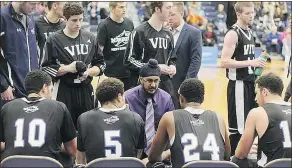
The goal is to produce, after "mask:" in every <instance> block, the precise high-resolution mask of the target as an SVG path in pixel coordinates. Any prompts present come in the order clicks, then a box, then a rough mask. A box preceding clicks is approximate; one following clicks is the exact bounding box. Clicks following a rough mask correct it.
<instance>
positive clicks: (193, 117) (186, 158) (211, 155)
mask: <svg viewBox="0 0 292 168" xmlns="http://www.w3.org/2000/svg"><path fill="white" fill-rule="evenodd" d="M179 94H180V97H179V99H180V104H181V107H182V108H183V109H179V110H175V111H171V112H168V113H166V114H165V115H164V116H163V117H162V119H161V121H160V123H159V126H158V130H157V133H156V136H155V138H154V140H153V142H152V146H151V150H150V154H149V157H148V158H149V162H150V163H154V162H157V161H161V154H162V151H163V149H164V147H165V145H166V144H167V141H169V142H170V145H171V148H170V153H171V162H172V167H182V166H183V165H184V164H185V163H187V162H190V161H193V160H230V158H229V156H230V144H229V137H228V131H227V127H226V125H225V122H224V120H223V119H222V117H221V116H220V115H219V114H217V113H216V112H213V111H210V110H203V109H201V108H200V106H201V104H202V103H203V101H204V94H205V89H204V84H203V83H202V82H201V81H199V80H197V79H194V78H190V79H186V80H185V81H184V82H183V83H182V84H181V86H180V89H179ZM163 157H165V156H163Z"/></svg>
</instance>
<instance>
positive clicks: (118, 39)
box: [97, 17, 134, 78]
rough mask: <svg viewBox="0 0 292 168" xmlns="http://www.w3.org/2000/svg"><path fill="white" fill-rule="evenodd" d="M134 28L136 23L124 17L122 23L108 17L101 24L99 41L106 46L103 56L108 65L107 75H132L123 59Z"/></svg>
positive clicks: (98, 34)
mask: <svg viewBox="0 0 292 168" xmlns="http://www.w3.org/2000/svg"><path fill="white" fill-rule="evenodd" d="M133 29H134V24H133V22H132V21H131V20H130V19H128V18H124V21H123V22H122V23H117V22H115V21H113V20H112V19H111V18H110V17H107V18H106V19H104V20H103V21H102V22H101V23H100V24H99V26H98V30H97V41H98V43H99V44H100V45H101V46H104V49H103V56H104V60H105V62H106V65H107V68H106V69H105V72H104V73H105V75H106V76H108V77H116V78H127V77H129V76H130V72H129V70H128V69H127V68H126V67H125V66H124V63H123V60H124V55H125V50H126V48H127V44H128V41H129V38H130V34H131V32H132V31H133Z"/></svg>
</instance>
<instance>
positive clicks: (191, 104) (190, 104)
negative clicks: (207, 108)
mask: <svg viewBox="0 0 292 168" xmlns="http://www.w3.org/2000/svg"><path fill="white" fill-rule="evenodd" d="M187 107H188V108H194V109H199V108H200V107H201V104H200V103H195V102H190V103H187V104H186V105H185V108H187Z"/></svg>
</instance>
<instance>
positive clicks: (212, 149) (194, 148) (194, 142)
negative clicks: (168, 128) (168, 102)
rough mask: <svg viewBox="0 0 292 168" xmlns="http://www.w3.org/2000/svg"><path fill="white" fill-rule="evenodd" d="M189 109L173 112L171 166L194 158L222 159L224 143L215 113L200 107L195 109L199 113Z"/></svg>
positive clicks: (180, 164) (182, 163) (179, 164)
mask: <svg viewBox="0 0 292 168" xmlns="http://www.w3.org/2000/svg"><path fill="white" fill-rule="evenodd" d="M189 111H190V110H188V111H187V110H184V109H180V110H176V111H174V112H173V117H174V122H175V139H174V140H173V139H172V140H171V142H170V144H171V148H170V150H171V160H172V161H171V162H172V165H173V167H182V166H183V165H184V164H185V163H187V162H190V161H194V160H224V153H225V143H224V140H223V137H222V135H221V132H220V127H219V122H218V117H217V114H216V113H215V112H212V111H204V110H201V109H197V110H196V112H199V113H201V114H191V112H189ZM172 141H173V142H172Z"/></svg>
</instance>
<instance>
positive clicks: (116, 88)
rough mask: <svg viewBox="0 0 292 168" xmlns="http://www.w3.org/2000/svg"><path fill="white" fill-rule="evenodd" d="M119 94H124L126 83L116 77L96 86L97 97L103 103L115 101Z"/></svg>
mask: <svg viewBox="0 0 292 168" xmlns="http://www.w3.org/2000/svg"><path fill="white" fill-rule="evenodd" d="M119 94H122V95H123V94H124V83H123V82H122V81H120V80H119V79H116V78H107V79H105V80H103V81H102V82H101V83H100V84H99V85H98V87H97V88H96V99H97V100H98V101H99V102H100V104H101V105H103V104H105V103H106V102H110V101H113V100H114V99H116V98H117V97H118V95H119Z"/></svg>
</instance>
